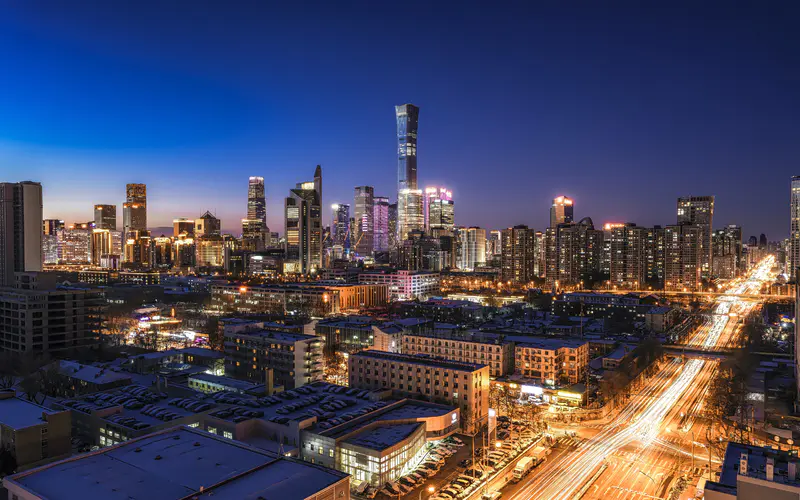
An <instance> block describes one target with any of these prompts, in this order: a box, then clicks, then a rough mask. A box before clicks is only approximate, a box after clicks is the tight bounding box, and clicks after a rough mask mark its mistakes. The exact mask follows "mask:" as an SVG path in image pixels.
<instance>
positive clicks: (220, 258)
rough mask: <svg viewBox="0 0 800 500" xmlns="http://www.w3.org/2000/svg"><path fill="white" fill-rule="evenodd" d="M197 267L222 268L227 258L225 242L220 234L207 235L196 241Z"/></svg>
mask: <svg viewBox="0 0 800 500" xmlns="http://www.w3.org/2000/svg"><path fill="white" fill-rule="evenodd" d="M195 251H196V257H195V263H196V265H197V267H222V266H223V265H224V257H225V240H224V239H223V238H222V236H220V235H219V234H206V235H203V236H199V237H197V238H196V239H195Z"/></svg>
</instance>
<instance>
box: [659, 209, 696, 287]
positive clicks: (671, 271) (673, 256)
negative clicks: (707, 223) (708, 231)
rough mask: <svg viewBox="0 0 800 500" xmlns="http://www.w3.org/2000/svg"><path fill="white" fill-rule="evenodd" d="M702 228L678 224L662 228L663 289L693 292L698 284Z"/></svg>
mask: <svg viewBox="0 0 800 500" xmlns="http://www.w3.org/2000/svg"><path fill="white" fill-rule="evenodd" d="M702 239H703V228H702V227H700V226H696V225H693V224H679V225H675V226H667V227H665V228H664V287H665V289H666V290H683V289H686V290H687V291H694V290H696V289H697V287H698V285H699V284H700V267H701V265H700V262H701V261H702V253H701V248H702V247H701V241H702Z"/></svg>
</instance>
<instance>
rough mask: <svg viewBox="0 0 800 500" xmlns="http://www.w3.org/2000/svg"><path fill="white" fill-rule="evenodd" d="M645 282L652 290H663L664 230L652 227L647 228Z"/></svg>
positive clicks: (659, 227)
mask: <svg viewBox="0 0 800 500" xmlns="http://www.w3.org/2000/svg"><path fill="white" fill-rule="evenodd" d="M645 260H646V264H645V277H644V279H645V282H646V283H647V286H648V287H650V288H653V289H654V290H660V289H662V288H664V266H665V254H664V228H663V227H661V226H653V227H649V228H647V241H646V242H645Z"/></svg>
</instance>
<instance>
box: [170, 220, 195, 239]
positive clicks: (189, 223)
mask: <svg viewBox="0 0 800 500" xmlns="http://www.w3.org/2000/svg"><path fill="white" fill-rule="evenodd" d="M181 234H185V235H187V236H193V235H194V219H187V218H186V217H181V218H179V219H173V220H172V236H174V237H176V238H177V237H178V236H180V235H181Z"/></svg>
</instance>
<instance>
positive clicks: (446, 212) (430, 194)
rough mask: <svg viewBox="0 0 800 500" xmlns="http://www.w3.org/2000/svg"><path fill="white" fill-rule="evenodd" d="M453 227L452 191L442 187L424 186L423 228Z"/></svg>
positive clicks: (451, 228)
mask: <svg viewBox="0 0 800 500" xmlns="http://www.w3.org/2000/svg"><path fill="white" fill-rule="evenodd" d="M454 227H455V213H454V207H453V193H452V192H451V191H449V190H448V189H447V188H443V187H427V188H425V230H426V231H428V232H430V231H433V230H434V229H447V230H449V231H452V230H453V228H454Z"/></svg>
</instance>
